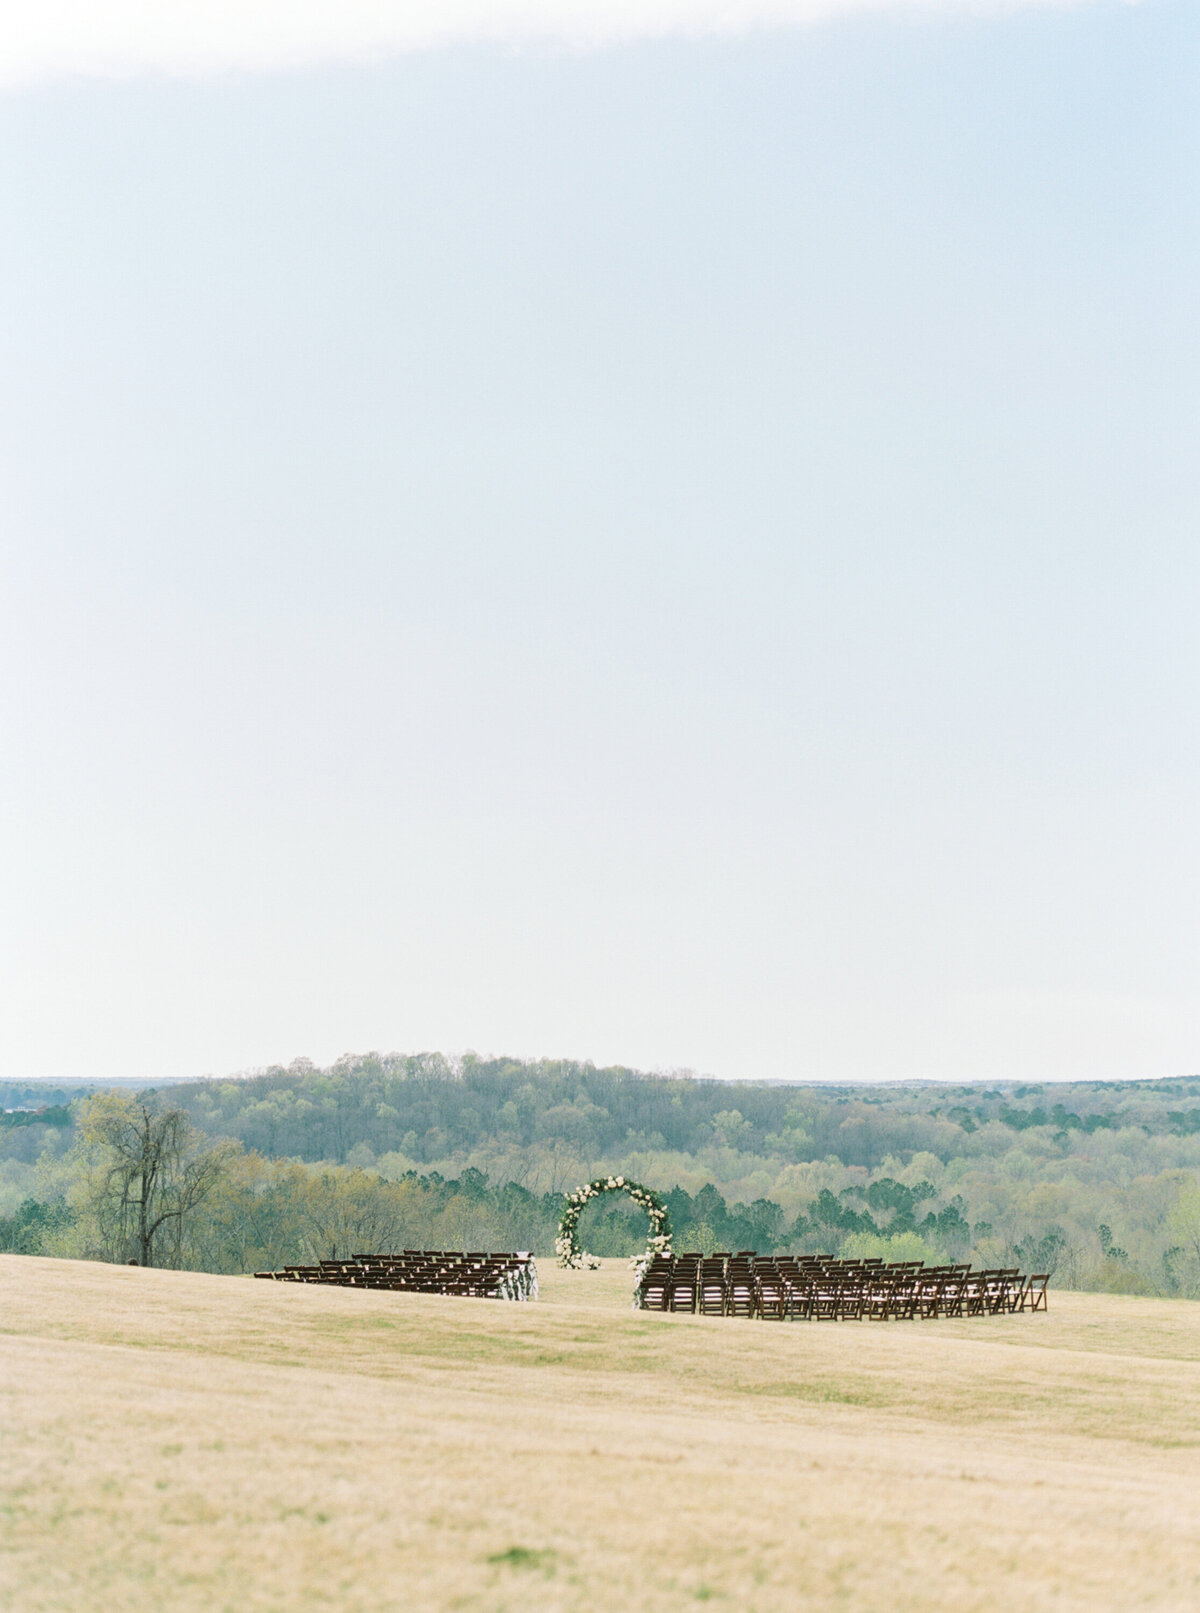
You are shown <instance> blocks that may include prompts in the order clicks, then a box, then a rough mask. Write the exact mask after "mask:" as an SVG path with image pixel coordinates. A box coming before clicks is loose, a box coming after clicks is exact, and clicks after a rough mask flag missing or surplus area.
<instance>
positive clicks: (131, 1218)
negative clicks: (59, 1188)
mask: <svg viewBox="0 0 1200 1613" xmlns="http://www.w3.org/2000/svg"><path fill="white" fill-rule="evenodd" d="M79 1132H80V1144H81V1148H82V1151H83V1152H84V1154H85V1156H86V1158H87V1160H88V1163H89V1166H90V1170H89V1195H88V1196H89V1198H90V1199H91V1204H92V1208H93V1209H94V1211H95V1214H96V1217H97V1221H98V1223H99V1227H100V1230H101V1235H102V1237H103V1241H104V1243H105V1245H106V1246H107V1247H108V1248H109V1250H110V1251H111V1252H112V1253H113V1254H114V1255H116V1256H117V1258H120V1259H125V1258H128V1257H129V1255H131V1254H132V1255H133V1256H135V1257H136V1259H137V1260H138V1262H139V1264H141V1265H143V1266H153V1265H156V1264H159V1263H161V1262H160V1261H159V1260H158V1259H157V1258H156V1257H157V1256H158V1255H159V1254H160V1253H161V1250H162V1246H163V1244H164V1243H167V1242H168V1240H169V1242H170V1245H171V1246H172V1252H173V1254H174V1257H175V1261H176V1263H177V1262H178V1258H179V1251H180V1246H181V1243H182V1237H183V1228H184V1223H185V1221H186V1219H187V1217H188V1216H189V1215H190V1214H191V1213H192V1211H194V1210H195V1209H196V1208H197V1206H198V1205H200V1204H201V1203H203V1201H204V1200H205V1199H206V1198H207V1197H208V1195H209V1193H211V1192H212V1190H213V1188H214V1187H216V1185H217V1183H218V1181H219V1180H220V1177H221V1173H222V1171H223V1169H224V1167H225V1164H226V1162H227V1160H228V1158H229V1155H230V1153H231V1152H232V1151H234V1150H236V1147H237V1145H236V1144H233V1143H216V1144H209V1143H207V1141H206V1139H204V1138H203V1137H202V1136H201V1134H200V1133H199V1132H197V1131H196V1129H195V1127H194V1126H193V1125H192V1123H191V1121H190V1120H189V1119H188V1117H187V1115H186V1114H185V1113H184V1112H183V1110H182V1109H168V1108H162V1107H161V1106H160V1105H159V1103H158V1102H157V1100H156V1099H155V1098H154V1097H153V1096H150V1097H143V1098H134V1097H131V1096H129V1095H128V1094H126V1093H118V1092H103V1093H98V1094H97V1095H96V1096H95V1097H94V1098H92V1099H90V1100H89V1101H88V1103H87V1105H86V1107H85V1109H84V1111H83V1113H82V1115H81V1116H80V1124H79Z"/></svg>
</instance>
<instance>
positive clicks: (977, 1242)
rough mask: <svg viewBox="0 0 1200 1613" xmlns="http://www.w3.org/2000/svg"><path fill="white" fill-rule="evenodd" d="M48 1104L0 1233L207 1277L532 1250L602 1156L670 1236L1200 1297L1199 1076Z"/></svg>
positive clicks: (4, 1203) (341, 1069)
mask: <svg viewBox="0 0 1200 1613" xmlns="http://www.w3.org/2000/svg"><path fill="white" fill-rule="evenodd" d="M47 1096H52V1097H53V1098H54V1100H55V1101H54V1102H53V1103H49V1104H46V1105H43V1106H42V1112H40V1113H39V1112H37V1111H36V1110H35V1109H34V1108H33V1107H32V1106H31V1105H30V1104H29V1102H28V1089H26V1090H25V1091H24V1092H23V1095H22V1098H23V1101H22V1107H21V1109H20V1111H19V1115H20V1118H19V1119H18V1118H15V1113H16V1112H14V1115H13V1116H7V1117H6V1123H5V1125H4V1126H3V1127H0V1247H4V1248H8V1249H12V1250H18V1251H23V1252H28V1253H37V1252H42V1253H56V1254H75V1255H82V1256H85V1257H89V1258H101V1259H138V1260H145V1261H148V1262H153V1263H159V1264H173V1265H187V1266H193V1267H196V1268H197V1269H206V1270H213V1271H246V1270H252V1269H264V1268H266V1267H269V1266H273V1265H278V1264H282V1263H291V1262H303V1261H307V1260H310V1259H314V1258H324V1257H331V1256H336V1255H337V1254H339V1253H357V1252H360V1250H365V1249H369V1248H384V1247H389V1246H391V1247H419V1248H437V1247H442V1248H445V1247H455V1248H478V1249H482V1248H490V1249H501V1248H531V1249H534V1250H535V1251H537V1252H538V1253H540V1254H543V1255H546V1254H549V1253H550V1251H551V1248H552V1243H553V1236H554V1230H555V1227H556V1225H557V1219H558V1215H559V1211H560V1208H561V1195H562V1193H563V1192H564V1191H565V1190H567V1189H569V1188H571V1187H573V1186H575V1185H577V1183H578V1182H580V1181H584V1180H588V1179H590V1178H591V1177H592V1176H594V1175H596V1174H599V1173H600V1172H602V1171H604V1172H608V1171H621V1172H623V1173H624V1174H627V1175H630V1176H632V1177H634V1178H636V1179H639V1180H642V1181H647V1182H649V1183H651V1184H652V1185H653V1186H655V1187H656V1188H658V1189H659V1190H660V1191H662V1192H664V1195H665V1197H666V1199H667V1202H668V1205H669V1207H670V1209H671V1214H672V1219H673V1222H674V1225H675V1227H676V1234H677V1235H676V1246H677V1247H679V1248H699V1249H705V1250H707V1249H713V1248H724V1249H739V1248H755V1249H759V1250H763V1251H769V1250H783V1249H795V1250H798V1251H801V1252H806V1251H807V1252H819V1251H824V1252H828V1253H841V1254H846V1253H861V1254H873V1253H881V1254H884V1255H886V1256H890V1257H893V1258H899V1257H907V1258H916V1259H930V1260H946V1259H954V1260H960V1259H968V1258H969V1259H973V1260H975V1261H976V1263H980V1264H986V1265H998V1264H1006V1265H1007V1264H1021V1265H1024V1266H1025V1267H1026V1268H1028V1267H1029V1266H1036V1267H1037V1268H1038V1269H1040V1270H1051V1271H1053V1272H1055V1274H1056V1277H1057V1280H1059V1281H1060V1282H1063V1283H1070V1284H1075V1285H1080V1286H1083V1285H1087V1286H1099V1287H1105V1288H1112V1289H1117V1290H1123V1291H1129V1292H1147V1293H1150V1292H1154V1293H1179V1294H1190V1293H1198V1294H1200V1119H1195V1118H1194V1117H1198V1116H1200V1108H1198V1107H1197V1105H1196V1104H1195V1102H1194V1101H1192V1100H1195V1099H1196V1098H1200V1081H1198V1080H1196V1079H1193V1078H1187V1079H1183V1080H1176V1081H1164V1082H1149V1083H1091V1084H1087V1083H1078V1084H1073V1085H1071V1086H1060V1087H1044V1086H1030V1085H1020V1084H1013V1085H1001V1086H990V1087H982V1086H970V1085H964V1086H961V1087H950V1088H948V1087H945V1086H933V1085H928V1086H924V1085H917V1084H912V1085H905V1086H901V1085H897V1086H878V1087H870V1088H863V1087H832V1088H831V1087H813V1086H807V1087H802V1086H785V1085H769V1084H765V1083H763V1084H753V1083H723V1082H716V1081H706V1080H701V1079H698V1078H696V1077H693V1076H689V1075H682V1074H675V1075H651V1076H646V1075H639V1074H638V1073H637V1072H633V1071H629V1070H623V1069H607V1070H597V1069H594V1068H593V1067H592V1066H591V1065H588V1064H575V1063H570V1062H566V1061H558V1062H540V1063H529V1062H521V1061H517V1060H481V1059H476V1058H472V1057H468V1058H465V1059H461V1060H451V1059H448V1058H444V1057H442V1056H441V1055H416V1056H411V1057H410V1056H404V1057H401V1056H399V1055H394V1056H389V1057H379V1056H376V1055H370V1056H368V1057H366V1058H364V1059H359V1060H350V1059H347V1060H342V1061H339V1063H338V1064H336V1065H334V1066H332V1067H331V1068H329V1069H326V1070H319V1069H316V1068H315V1067H313V1066H311V1065H307V1064H304V1063H298V1064H295V1065H293V1066H290V1067H289V1068H287V1069H278V1070H269V1071H263V1072H258V1073H256V1074H254V1075H252V1076H249V1077H247V1078H244V1079H237V1080H213V1081H205V1082H195V1083H183V1084H173V1085H171V1086H170V1087H169V1088H164V1089H162V1090H161V1091H160V1092H159V1093H157V1094H147V1093H141V1094H139V1093H136V1092H134V1091H131V1090H128V1089H126V1090H124V1091H115V1092H96V1091H91V1092H87V1091H84V1092H79V1091H76V1092H74V1093H72V1092H71V1091H70V1090H66V1091H61V1090H60V1091H55V1092H53V1093H52V1094H47ZM5 1097H6V1092H5V1089H4V1088H3V1087H0V1099H4V1098H5ZM153 1156H157V1161H156V1160H155V1158H154V1157H153ZM588 1216H589V1218H592V1219H590V1221H589V1223H588V1224H585V1226H584V1228H583V1235H584V1241H585V1242H586V1243H587V1246H588V1247H589V1248H591V1249H593V1251H594V1252H595V1253H597V1254H614V1255H615V1254H624V1253H629V1252H632V1250H633V1249H634V1248H636V1247H638V1246H639V1242H640V1239H641V1237H642V1234H643V1232H644V1228H642V1227H641V1226H640V1225H639V1224H638V1223H637V1221H636V1218H631V1217H630V1214H629V1207H628V1206H627V1205H626V1204H625V1203H624V1201H605V1202H604V1204H603V1205H601V1206H597V1207H594V1208H591V1209H589V1211H588ZM351 1245H355V1247H351Z"/></svg>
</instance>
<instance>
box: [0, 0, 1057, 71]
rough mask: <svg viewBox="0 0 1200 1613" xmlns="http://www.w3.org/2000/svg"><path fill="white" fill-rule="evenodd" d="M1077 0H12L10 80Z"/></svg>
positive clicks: (252, 65) (596, 39) (2, 48)
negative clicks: (864, 14) (859, 13)
mask: <svg viewBox="0 0 1200 1613" xmlns="http://www.w3.org/2000/svg"><path fill="white" fill-rule="evenodd" d="M1071 3H1073V0H0V85H9V86H11V85H17V84H24V83H31V82H37V81H39V80H44V79H51V78H59V77H63V76H69V75H78V74H82V75H87V76H100V77H127V76H129V75H132V74H139V73H174V74H187V75H194V74H204V73H211V72H222V71H231V70H232V71H238V70H249V71H276V70H280V69H288V68H296V67H309V66H314V65H317V64H319V63H322V62H334V61H371V60H378V59H380V58H383V57H387V56H391V55H396V54H399V53H402V52H405V51H414V50H426V49H430V48H435V47H437V46H442V45H453V44H472V43H480V44H482V43H505V44H525V43H529V44H536V43H551V44H562V45H566V46H568V47H572V48H583V49H586V48H592V47H596V46H600V45H610V44H620V43H623V42H626V41H629V40H634V39H654V38H661V37H664V36H667V35H679V36H695V37H699V36H703V35H712V34H735V33H743V32H746V31H748V30H750V29H755V28H766V27H788V26H795V25H798V24H803V23H808V22H814V21H817V20H819V19H820V18H823V17H829V16H833V15H837V14H845V13H849V12H862V11H870V10H876V11H879V10H884V9H890V10H896V9H905V8H906V9H910V10H915V9H918V8H922V7H923V9H926V10H932V9H940V10H947V11H949V10H954V11H962V10H964V9H971V10H977V11H983V10H991V11H995V10H1002V9H1009V8H1011V7H1016V6H1019V5H1022V4H1025V5H1039V4H1041V5H1045V4H1051V5H1053V4H1071ZM1074 3H1082V0H1074Z"/></svg>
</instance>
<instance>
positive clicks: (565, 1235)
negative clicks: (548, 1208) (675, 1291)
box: [554, 1176, 671, 1271]
mask: <svg viewBox="0 0 1200 1613" xmlns="http://www.w3.org/2000/svg"><path fill="white" fill-rule="evenodd" d="M604 1193H626V1194H628V1196H629V1197H630V1198H631V1199H632V1200H633V1202H634V1203H635V1204H637V1205H640V1207H641V1208H642V1209H643V1210H645V1212H646V1214H647V1215H648V1216H649V1217H650V1233H649V1236H648V1237H647V1239H646V1248H645V1251H644V1253H642V1254H640V1255H636V1256H635V1257H634V1261H633V1264H634V1265H635V1266H637V1267H641V1266H644V1265H645V1264H646V1263H647V1262H648V1261H650V1260H651V1259H652V1258H653V1257H654V1256H655V1255H659V1254H670V1252H671V1216H670V1213H669V1211H668V1210H667V1207H666V1205H665V1204H664V1203H663V1201H662V1199H660V1198H659V1196H658V1194H657V1193H656V1192H655V1191H654V1189H653V1188H652V1187H647V1186H646V1185H645V1184H644V1183H642V1182H631V1181H630V1180H629V1178H628V1177H626V1176H597V1177H596V1178H595V1180H594V1181H591V1182H588V1183H586V1184H585V1185H584V1186H583V1187H577V1188H576V1189H575V1191H574V1192H573V1193H568V1194H567V1201H566V1205H565V1207H564V1209H563V1213H562V1220H561V1221H560V1222H559V1223H558V1236H557V1237H556V1238H555V1240H554V1252H555V1254H557V1256H558V1263H559V1265H560V1266H569V1267H571V1268H572V1269H573V1270H575V1271H582V1270H585V1269H587V1268H589V1267H595V1266H598V1265H599V1264H600V1262H599V1261H598V1260H597V1259H596V1257H595V1255H590V1254H588V1252H587V1250H586V1249H581V1248H580V1247H579V1239H578V1233H579V1217H580V1216H581V1215H582V1214H583V1212H584V1210H585V1209H586V1207H587V1206H588V1205H589V1204H590V1203H591V1201H592V1200H593V1199H598V1198H599V1197H600V1196H601V1195H602V1194H604Z"/></svg>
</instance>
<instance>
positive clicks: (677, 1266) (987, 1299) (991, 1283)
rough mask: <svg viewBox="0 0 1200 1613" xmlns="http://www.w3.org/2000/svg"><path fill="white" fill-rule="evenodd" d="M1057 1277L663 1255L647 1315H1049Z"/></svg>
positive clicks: (645, 1287) (651, 1271) (648, 1278)
mask: <svg viewBox="0 0 1200 1613" xmlns="http://www.w3.org/2000/svg"><path fill="white" fill-rule="evenodd" d="M1048 1281H1049V1276H1048V1274H1047V1273H1045V1272H1039V1273H1036V1274H1035V1275H1032V1276H1025V1275H1023V1274H1022V1273H1021V1272H1020V1271H1018V1270H1017V1269H1016V1268H1015V1267H1014V1268H998V1269H993V1270H986V1271H973V1270H972V1268H971V1267H970V1266H969V1265H948V1266H926V1265H924V1264H923V1262H920V1261H903V1262H900V1261H893V1262H885V1261H883V1260H834V1259H833V1258H831V1257H829V1256H822V1255H759V1254H756V1253H755V1252H754V1251H751V1250H742V1251H740V1252H739V1253H737V1254H728V1253H722V1254H716V1255H710V1256H702V1255H699V1254H695V1253H685V1254H682V1255H676V1256H669V1255H668V1256H661V1257H659V1258H657V1259H655V1260H654V1261H653V1262H652V1263H651V1265H650V1266H649V1267H648V1269H647V1271H646V1273H645V1275H644V1276H643V1278H642V1281H641V1284H640V1285H639V1289H638V1295H637V1302H638V1304H639V1306H640V1307H641V1308H642V1309H643V1310H659V1311H690V1312H693V1313H695V1314H699V1315H701V1316H740V1317H761V1318H766V1319H774V1320H778V1321H797V1320H804V1321H861V1320H870V1321H893V1320H896V1321H912V1320H917V1319H923V1320H929V1319H932V1318H934V1317H939V1316H951V1317H954V1316H998V1315H1003V1314H1012V1313H1014V1312H1022V1311H1031V1312H1032V1311H1042V1310H1045V1309H1046V1285H1047V1283H1048Z"/></svg>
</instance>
